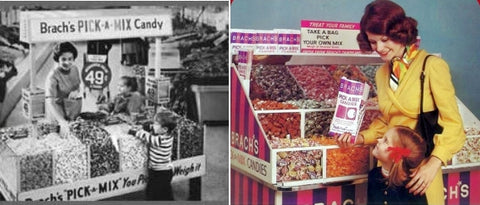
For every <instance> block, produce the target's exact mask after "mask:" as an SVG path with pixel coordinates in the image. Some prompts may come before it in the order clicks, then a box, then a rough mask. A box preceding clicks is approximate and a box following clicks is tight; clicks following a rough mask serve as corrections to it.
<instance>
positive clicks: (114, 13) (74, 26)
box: [20, 9, 173, 43]
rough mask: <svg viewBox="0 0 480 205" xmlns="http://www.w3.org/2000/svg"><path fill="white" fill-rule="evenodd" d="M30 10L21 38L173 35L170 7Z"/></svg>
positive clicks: (24, 15) (22, 23)
mask: <svg viewBox="0 0 480 205" xmlns="http://www.w3.org/2000/svg"><path fill="white" fill-rule="evenodd" d="M143 11H144V12H142V9H108V10H103V9H98V10H74V11H39V12H36V11H26V12H22V13H21V14H20V18H21V21H20V27H21V29H20V32H21V33H20V40H21V41H25V42H29V43H37V42H49V41H86V40H100V39H119V38H132V37H139V36H142V37H151V36H168V35H172V33H173V29H172V20H171V14H170V12H169V11H165V10H162V9H158V10H155V9H146V10H143Z"/></svg>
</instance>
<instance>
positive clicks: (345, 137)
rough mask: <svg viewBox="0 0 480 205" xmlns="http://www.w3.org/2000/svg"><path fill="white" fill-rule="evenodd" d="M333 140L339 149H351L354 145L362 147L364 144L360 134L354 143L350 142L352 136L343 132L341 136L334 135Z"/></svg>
mask: <svg viewBox="0 0 480 205" xmlns="http://www.w3.org/2000/svg"><path fill="white" fill-rule="evenodd" d="M335 138H336V140H337V144H338V146H340V147H353V146H354V145H362V144H363V142H364V138H363V135H361V134H358V136H357V138H356V140H355V142H352V140H353V135H352V134H350V133H348V132H345V133H343V134H341V135H336V136H335Z"/></svg>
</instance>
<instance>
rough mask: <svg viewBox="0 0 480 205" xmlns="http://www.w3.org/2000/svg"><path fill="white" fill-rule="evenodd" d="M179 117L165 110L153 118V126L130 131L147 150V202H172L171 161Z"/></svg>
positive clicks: (161, 110) (161, 109)
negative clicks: (143, 142) (174, 132)
mask: <svg viewBox="0 0 480 205" xmlns="http://www.w3.org/2000/svg"><path fill="white" fill-rule="evenodd" d="M178 119H179V115H177V114H176V113H174V112H172V111H170V110H168V109H166V108H160V111H159V112H157V114H156V115H155V117H154V123H153V126H152V127H151V128H150V127H146V126H144V127H143V129H140V130H136V129H130V130H129V131H128V133H129V134H131V135H134V136H135V137H137V138H139V139H141V140H142V141H145V142H146V143H147V144H148V146H149V148H148V182H147V188H146V197H147V200H153V201H172V200H173V193H172V187H171V182H172V178H173V171H172V169H173V165H172V161H171V156H172V146H173V135H172V132H173V130H174V129H175V128H176V126H177V120H178Z"/></svg>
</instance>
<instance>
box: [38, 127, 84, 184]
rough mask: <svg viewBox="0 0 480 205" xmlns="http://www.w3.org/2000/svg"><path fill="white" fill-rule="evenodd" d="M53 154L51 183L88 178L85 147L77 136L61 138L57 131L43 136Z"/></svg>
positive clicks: (70, 181)
mask: <svg viewBox="0 0 480 205" xmlns="http://www.w3.org/2000/svg"><path fill="white" fill-rule="evenodd" d="M42 141H45V143H46V144H48V145H49V147H50V149H51V150H52V154H53V173H54V175H53V183H54V184H55V185H56V184H65V183H72V182H76V181H80V180H84V179H87V178H88V165H87V160H88V156H87V147H86V146H85V145H83V144H82V143H81V142H80V140H78V139H77V138H73V137H69V138H61V137H60V135H59V134H58V133H50V134H47V135H45V136H43V139H42Z"/></svg>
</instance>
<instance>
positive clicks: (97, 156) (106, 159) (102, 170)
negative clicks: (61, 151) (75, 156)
mask: <svg viewBox="0 0 480 205" xmlns="http://www.w3.org/2000/svg"><path fill="white" fill-rule="evenodd" d="M70 134H71V135H72V136H73V137H76V138H78V139H79V140H80V142H82V144H84V145H86V146H87V147H88V148H87V149H88V152H89V156H88V157H89V162H90V164H89V167H90V177H91V178H94V177H98V176H104V175H106V174H109V173H116V172H118V171H119V170H120V155H119V153H118V151H117V149H116V148H115V146H114V144H113V141H112V140H111V138H110V133H108V132H107V131H106V130H105V129H103V128H101V127H100V123H99V122H97V121H90V120H84V121H83V120H82V121H75V122H73V123H71V124H70Z"/></svg>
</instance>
